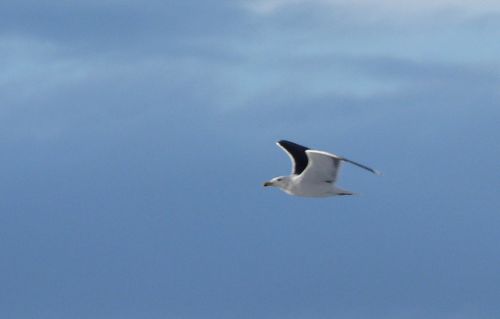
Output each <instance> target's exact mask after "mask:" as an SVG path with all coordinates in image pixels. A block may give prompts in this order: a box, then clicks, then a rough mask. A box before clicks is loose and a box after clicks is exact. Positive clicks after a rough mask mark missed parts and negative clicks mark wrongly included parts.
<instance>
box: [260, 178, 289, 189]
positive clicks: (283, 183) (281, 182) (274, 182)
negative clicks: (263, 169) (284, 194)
mask: <svg viewBox="0 0 500 319" xmlns="http://www.w3.org/2000/svg"><path fill="white" fill-rule="evenodd" d="M289 182H290V177H289V176H278V177H275V178H273V179H271V180H270V181H267V182H265V183H264V186H265V187H267V186H274V187H279V188H286V187H287V185H288V183H289Z"/></svg>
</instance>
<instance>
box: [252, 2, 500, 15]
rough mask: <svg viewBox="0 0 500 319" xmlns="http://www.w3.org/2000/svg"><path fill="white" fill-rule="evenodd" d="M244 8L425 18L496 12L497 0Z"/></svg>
mask: <svg viewBox="0 0 500 319" xmlns="http://www.w3.org/2000/svg"><path fill="white" fill-rule="evenodd" d="M244 4H245V6H246V7H247V8H249V9H251V10H252V11H254V12H256V13H259V14H271V13H274V12H277V11H279V10H280V9H284V8H287V7H293V6H299V5H311V4H314V5H320V6H324V7H342V8H352V9H353V10H356V11H360V13H366V12H369V13H371V14H373V13H376V14H380V15H384V16H392V17H393V18H398V17H397V16H393V15H394V14H397V15H399V16H402V17H409V16H425V15H426V14H433V13H436V12H443V11H453V12H456V13H459V14H463V15H465V16H475V15H481V14H490V13H499V12H500V1H498V0H421V1H413V0H407V1H401V0H246V1H245V2H244Z"/></svg>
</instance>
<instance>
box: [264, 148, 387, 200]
mask: <svg viewBox="0 0 500 319" xmlns="http://www.w3.org/2000/svg"><path fill="white" fill-rule="evenodd" d="M276 145H278V146H279V147H280V148H281V149H283V150H284V151H285V152H286V153H287V154H288V156H289V157H290V159H291V161H292V174H291V175H290V176H278V177H275V178H273V179H271V180H270V181H267V182H265V183H264V186H274V187H278V188H280V189H281V190H282V191H284V192H285V193H287V194H289V195H295V196H304V197H329V196H338V195H354V194H355V193H353V192H350V191H347V190H344V189H340V188H338V187H336V186H335V182H336V181H337V176H338V172H339V169H340V164H341V163H342V162H347V163H351V164H354V165H356V166H358V167H361V168H364V169H366V170H368V171H370V172H372V173H374V174H376V175H380V172H378V171H377V170H374V169H373V168H370V167H368V166H365V165H363V164H359V163H356V162H354V161H351V160H350V159H347V158H345V157H340V156H337V155H335V154H331V153H327V152H324V151H317V150H312V149H310V148H308V147H305V146H302V145H299V144H296V143H293V142H290V141H285V140H281V141H279V142H277V143H276Z"/></svg>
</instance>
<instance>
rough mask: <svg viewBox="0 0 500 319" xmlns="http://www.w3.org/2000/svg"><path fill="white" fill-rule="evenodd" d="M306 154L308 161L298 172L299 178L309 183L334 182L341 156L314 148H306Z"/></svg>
mask: <svg viewBox="0 0 500 319" xmlns="http://www.w3.org/2000/svg"><path fill="white" fill-rule="evenodd" d="M306 154H307V158H308V159H309V163H308V164H307V167H306V169H305V170H304V171H303V172H302V174H300V178H301V180H302V181H304V182H310V183H321V182H328V183H332V184H333V183H335V181H336V180H337V175H338V171H339V168H340V162H341V158H340V157H338V156H337V155H334V154H330V153H327V152H322V151H315V150H307V151H306Z"/></svg>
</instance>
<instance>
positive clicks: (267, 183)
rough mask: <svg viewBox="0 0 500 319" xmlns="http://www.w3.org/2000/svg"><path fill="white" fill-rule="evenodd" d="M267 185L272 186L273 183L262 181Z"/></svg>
mask: <svg viewBox="0 0 500 319" xmlns="http://www.w3.org/2000/svg"><path fill="white" fill-rule="evenodd" d="M267 186H273V183H271V182H265V183H264V187H267Z"/></svg>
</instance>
